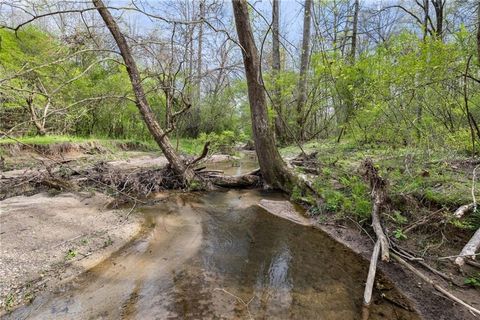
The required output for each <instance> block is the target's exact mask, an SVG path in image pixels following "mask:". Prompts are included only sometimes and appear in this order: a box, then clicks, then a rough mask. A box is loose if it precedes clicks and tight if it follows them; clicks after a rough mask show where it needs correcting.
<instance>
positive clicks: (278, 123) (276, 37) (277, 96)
mask: <svg viewBox="0 0 480 320" xmlns="http://www.w3.org/2000/svg"><path fill="white" fill-rule="evenodd" d="M279 20H280V1H279V0H273V4H272V69H273V81H274V85H273V86H274V89H273V90H274V92H273V104H274V109H275V110H276V112H277V115H276V117H275V133H276V136H277V139H278V140H279V141H280V142H284V140H285V128H284V125H283V121H282V117H283V106H282V97H281V94H282V93H281V91H282V90H281V88H280V84H279V81H278V80H279V79H278V77H279V76H280V72H281V68H282V66H281V62H280V23H279Z"/></svg>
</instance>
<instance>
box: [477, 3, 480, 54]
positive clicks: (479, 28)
mask: <svg viewBox="0 0 480 320" xmlns="http://www.w3.org/2000/svg"><path fill="white" fill-rule="evenodd" d="M477 61H478V64H480V0H479V1H478V4H477Z"/></svg>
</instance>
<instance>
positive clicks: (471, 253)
mask: <svg viewBox="0 0 480 320" xmlns="http://www.w3.org/2000/svg"><path fill="white" fill-rule="evenodd" d="M479 248H480V228H479V229H478V230H477V231H476V232H475V233H474V234H473V237H472V238H470V241H468V243H467V244H466V245H465V246H464V247H463V249H462V251H461V252H460V255H459V256H458V257H457V258H456V259H455V264H456V265H458V266H459V267H463V265H465V259H468V258H471V259H473V260H475V256H476V254H475V252H476V251H477V250H478V249H479Z"/></svg>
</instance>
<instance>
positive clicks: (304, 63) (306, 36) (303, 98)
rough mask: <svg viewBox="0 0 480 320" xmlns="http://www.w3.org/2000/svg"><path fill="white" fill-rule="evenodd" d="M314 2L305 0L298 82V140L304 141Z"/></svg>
mask: <svg viewBox="0 0 480 320" xmlns="http://www.w3.org/2000/svg"><path fill="white" fill-rule="evenodd" d="M311 11H312V0H305V12H304V16H303V40H302V57H301V61H300V79H299V81H298V97H297V126H298V133H299V136H298V138H299V139H300V140H303V139H304V135H305V132H304V130H303V126H304V119H303V113H304V110H305V104H306V102H307V70H308V64H309V60H310V37H311V34H310V26H311V20H312V19H311Z"/></svg>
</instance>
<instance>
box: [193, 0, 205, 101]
mask: <svg viewBox="0 0 480 320" xmlns="http://www.w3.org/2000/svg"><path fill="white" fill-rule="evenodd" d="M204 18H205V0H200V19H204ZM202 54H203V23H200V26H199V30H198V52H197V79H196V80H197V83H196V90H197V91H196V97H195V98H196V99H195V101H197V102H198V101H200V93H201V82H202V63H203V61H202Z"/></svg>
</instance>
